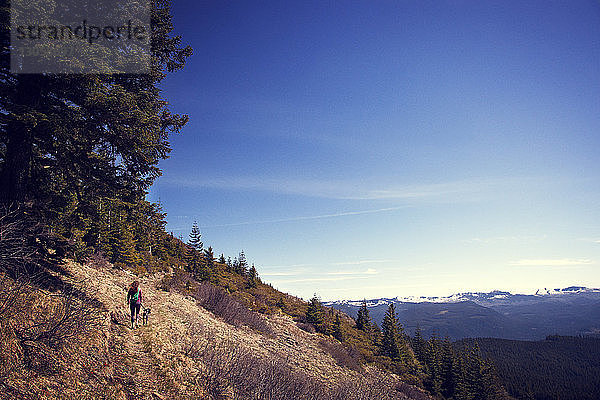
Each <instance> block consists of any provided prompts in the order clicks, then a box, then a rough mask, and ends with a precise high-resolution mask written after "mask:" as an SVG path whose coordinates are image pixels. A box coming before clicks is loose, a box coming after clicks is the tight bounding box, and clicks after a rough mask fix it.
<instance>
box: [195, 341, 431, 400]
mask: <svg viewBox="0 0 600 400" xmlns="http://www.w3.org/2000/svg"><path fill="white" fill-rule="evenodd" d="M190 336H191V339H192V342H191V344H190V345H189V346H188V349H187V350H186V355H187V356H188V357H191V358H192V359H194V360H196V361H198V362H200V363H201V364H202V365H203V366H204V369H203V371H202V372H201V373H200V375H199V376H198V377H197V381H198V382H201V383H202V384H203V385H205V387H206V388H207V392H208V393H210V394H211V396H212V397H213V398H215V399H221V398H229V399H236V400H238V399H239V400H242V399H244V400H255V399H256V400H259V399H278V400H297V399H302V400H322V399H328V400H371V399H372V400H399V399H406V398H407V397H406V393H405V392H404V391H403V390H404V389H405V388H400V389H402V390H398V389H399V388H398V386H397V382H396V381H394V380H393V379H391V378H390V377H389V375H383V374H367V375H356V376H352V377H344V378H340V379H338V380H337V382H336V383H334V384H331V385H328V384H325V383H324V382H322V381H320V380H318V379H317V378H315V377H313V376H310V375H308V374H307V373H305V372H304V371H301V370H297V369H293V368H291V367H290V365H289V364H288V363H287V360H285V359H283V358H281V357H278V356H277V355H270V356H260V357H259V356H256V355H253V354H251V353H250V352H249V351H247V350H246V349H244V348H242V347H241V346H239V345H236V344H234V343H231V342H229V341H227V340H224V339H223V340H221V341H219V342H217V343H215V342H208V341H206V339H205V338H204V337H202V336H201V335H200V334H199V333H198V330H194V332H190ZM405 390H406V391H408V389H405ZM419 395H422V396H421V397H419ZM411 398H415V399H426V398H428V397H427V396H426V395H423V394H422V392H419V391H418V390H417V391H416V392H415V397H411Z"/></svg>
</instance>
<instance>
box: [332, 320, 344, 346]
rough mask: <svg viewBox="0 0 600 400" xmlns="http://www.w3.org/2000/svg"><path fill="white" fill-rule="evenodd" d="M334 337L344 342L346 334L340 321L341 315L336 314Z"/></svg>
mask: <svg viewBox="0 0 600 400" xmlns="http://www.w3.org/2000/svg"><path fill="white" fill-rule="evenodd" d="M332 335H333V337H334V338H336V339H337V340H339V341H340V342H343V341H344V333H343V331H342V321H340V315H339V314H337V313H336V314H335V321H334V323H333V332H332Z"/></svg>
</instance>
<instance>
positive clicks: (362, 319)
mask: <svg viewBox="0 0 600 400" xmlns="http://www.w3.org/2000/svg"><path fill="white" fill-rule="evenodd" d="M356 329H360V330H361V331H369V330H370V329H371V316H370V315H369V309H368V308H367V300H363V302H362V304H361V306H360V308H359V309H358V313H357V314H356Z"/></svg>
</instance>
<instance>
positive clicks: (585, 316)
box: [325, 286, 600, 340]
mask: <svg viewBox="0 0 600 400" xmlns="http://www.w3.org/2000/svg"><path fill="white" fill-rule="evenodd" d="M390 303H394V304H395V305H396V311H397V312H398V316H399V318H400V321H401V322H402V324H403V326H404V328H405V330H406V331H407V332H408V333H409V334H411V335H412V334H414V331H415V329H416V327H417V326H419V327H420V328H421V330H422V331H423V334H424V335H427V336H429V335H432V334H434V333H435V334H437V335H439V336H449V337H450V338H451V339H454V340H457V339H462V338H469V337H495V338H503V339H517V340H539V339H544V338H545V337H546V336H548V335H600V289H590V288H586V287H582V286H571V287H567V288H564V289H548V288H544V289H540V290H538V291H537V292H536V293H535V294H512V293H510V292H503V291H493V292H489V293H480V292H478V293H474V292H468V293H459V294H454V295H452V296H447V297H424V296H421V297H405V298H400V297H396V298H381V299H372V300H367V307H368V308H369V313H370V315H371V318H373V320H374V321H375V322H377V324H379V325H381V321H382V319H383V315H384V313H385V310H386V309H387V307H388V304H390ZM361 304H362V300H356V301H350V300H341V301H333V302H327V303H325V305H327V306H331V307H334V308H336V309H339V310H341V311H344V312H346V313H347V314H349V315H351V316H353V317H356V312H357V310H358V308H359V307H360V305H361Z"/></svg>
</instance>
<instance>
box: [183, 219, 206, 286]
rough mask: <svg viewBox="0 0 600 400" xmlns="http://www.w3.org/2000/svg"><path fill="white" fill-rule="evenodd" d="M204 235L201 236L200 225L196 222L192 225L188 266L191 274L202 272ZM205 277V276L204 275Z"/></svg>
mask: <svg viewBox="0 0 600 400" xmlns="http://www.w3.org/2000/svg"><path fill="white" fill-rule="evenodd" d="M201 237H202V235H201V234H200V229H199V228H198V223H197V222H195V221H194V224H193V225H192V231H191V232H190V239H189V240H188V243H187V245H188V254H187V258H188V266H189V270H190V271H191V272H196V273H198V272H201V271H200V270H201V269H202V267H203V262H202V246H203V243H202V240H201ZM203 275H205V274H203Z"/></svg>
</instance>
